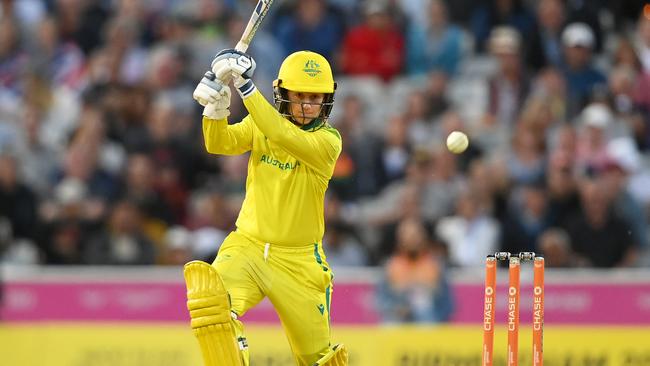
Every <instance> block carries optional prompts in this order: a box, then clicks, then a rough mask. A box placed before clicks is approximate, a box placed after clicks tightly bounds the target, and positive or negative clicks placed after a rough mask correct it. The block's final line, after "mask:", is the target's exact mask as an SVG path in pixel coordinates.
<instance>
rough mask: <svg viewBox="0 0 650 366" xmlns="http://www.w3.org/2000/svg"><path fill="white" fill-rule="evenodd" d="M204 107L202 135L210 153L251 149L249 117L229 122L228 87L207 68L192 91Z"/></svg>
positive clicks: (241, 151) (251, 133) (229, 152)
mask: <svg viewBox="0 0 650 366" xmlns="http://www.w3.org/2000/svg"><path fill="white" fill-rule="evenodd" d="M193 97H194V99H196V100H197V101H198V102H199V103H200V104H201V105H202V106H204V108H203V138H204V140H205V148H206V150H207V151H208V152H209V153H211V154H223V155H238V154H242V153H244V152H246V151H249V150H250V149H251V148H252V144H253V128H252V124H251V122H250V118H249V117H247V118H245V119H244V120H243V121H242V122H240V123H237V124H234V125H229V124H228V120H227V118H228V116H229V115H230V110H229V109H228V108H229V107H230V88H229V87H228V86H227V85H224V84H223V82H222V81H220V80H219V79H216V78H215V77H214V74H213V73H212V72H210V71H208V72H207V73H206V74H205V76H204V77H203V79H201V81H200V82H199V85H197V87H196V89H195V90H194V94H193Z"/></svg>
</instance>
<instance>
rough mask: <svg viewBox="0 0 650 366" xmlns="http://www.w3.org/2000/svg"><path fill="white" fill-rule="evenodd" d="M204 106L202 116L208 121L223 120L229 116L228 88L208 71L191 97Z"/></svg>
mask: <svg viewBox="0 0 650 366" xmlns="http://www.w3.org/2000/svg"><path fill="white" fill-rule="evenodd" d="M192 96H193V97H194V99H196V101H197V102H199V104H201V105H202V106H204V107H205V108H204V109H203V115H204V116H206V117H208V118H210V119H224V118H226V117H228V116H229V115H230V110H229V109H228V108H229V107H230V88H229V87H228V86H227V85H224V84H223V82H222V81H221V80H219V79H217V78H216V77H215V76H214V73H212V71H208V72H206V73H205V76H203V79H201V81H200V82H199V85H197V86H196V89H194V93H193V95H192Z"/></svg>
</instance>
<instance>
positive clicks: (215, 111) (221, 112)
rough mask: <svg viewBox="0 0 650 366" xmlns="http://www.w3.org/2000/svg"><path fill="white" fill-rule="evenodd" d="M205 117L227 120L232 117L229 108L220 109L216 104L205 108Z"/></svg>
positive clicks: (209, 104) (210, 104)
mask: <svg viewBox="0 0 650 366" xmlns="http://www.w3.org/2000/svg"><path fill="white" fill-rule="evenodd" d="M203 115H204V116H206V117H207V118H209V119H225V118H227V117H228V116H229V115H230V110H229V109H228V108H223V109H220V108H219V106H218V105H217V104H215V103H208V104H207V105H206V106H205V108H203Z"/></svg>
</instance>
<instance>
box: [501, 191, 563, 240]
mask: <svg viewBox="0 0 650 366" xmlns="http://www.w3.org/2000/svg"><path fill="white" fill-rule="evenodd" d="M550 226H551V219H550V217H549V211H548V204H547V195H546V191H545V187H544V184H543V181H541V180H538V181H530V182H526V183H525V184H522V185H520V186H518V187H517V188H515V189H514V192H513V197H512V202H510V206H509V209H508V213H507V215H506V219H505V221H504V222H503V225H502V228H501V231H502V233H503V235H502V240H501V250H502V251H506V252H511V253H518V252H536V251H539V250H538V248H536V247H535V245H536V244H537V242H538V239H539V236H540V235H541V234H542V232H544V230H546V229H548V228H549V227H550Z"/></svg>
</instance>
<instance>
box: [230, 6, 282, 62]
mask: <svg viewBox="0 0 650 366" xmlns="http://www.w3.org/2000/svg"><path fill="white" fill-rule="evenodd" d="M271 4H273V0H259V1H258V2H257V5H256V6H255V10H254V11H253V14H251V18H250V19H249V20H248V24H246V28H245V29H244V33H242V36H241V39H240V40H239V42H237V46H235V49H236V50H237V51H240V52H246V50H248V46H249V45H250V43H251V41H252V40H253V37H254V36H255V32H257V28H259V26H260V24H262V20H264V17H266V14H267V13H268V12H269V9H270V8H271Z"/></svg>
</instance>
